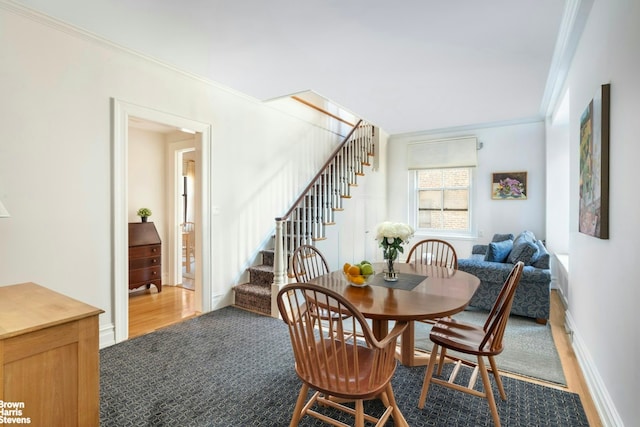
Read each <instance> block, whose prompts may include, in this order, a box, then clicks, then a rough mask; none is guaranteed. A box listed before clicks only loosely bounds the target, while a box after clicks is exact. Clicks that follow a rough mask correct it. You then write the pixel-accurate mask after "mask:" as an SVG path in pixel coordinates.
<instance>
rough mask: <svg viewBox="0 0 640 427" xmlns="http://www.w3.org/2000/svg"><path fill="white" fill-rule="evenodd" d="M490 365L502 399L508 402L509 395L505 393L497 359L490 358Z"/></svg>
mask: <svg viewBox="0 0 640 427" xmlns="http://www.w3.org/2000/svg"><path fill="white" fill-rule="evenodd" d="M489 363H490V364H491V371H492V372H493V377H494V378H495V379H496V384H497V385H498V391H499V392H500V397H501V398H502V400H507V394H506V393H505V392H504V387H503V386H502V378H500V372H499V371H498V365H496V359H495V358H494V357H493V356H489Z"/></svg>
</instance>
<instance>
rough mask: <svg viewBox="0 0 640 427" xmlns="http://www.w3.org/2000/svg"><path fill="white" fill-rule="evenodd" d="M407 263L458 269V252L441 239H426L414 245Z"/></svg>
mask: <svg viewBox="0 0 640 427" xmlns="http://www.w3.org/2000/svg"><path fill="white" fill-rule="evenodd" d="M406 262H407V263H415V264H426V265H438V266H440V267H447V268H451V269H454V270H457V269H458V255H457V254H456V250H455V249H454V247H453V246H451V243H449V242H446V241H444V240H440V239H425V240H421V241H419V242H418V243H416V244H415V245H413V247H412V248H411V250H410V251H409V255H407V261H406Z"/></svg>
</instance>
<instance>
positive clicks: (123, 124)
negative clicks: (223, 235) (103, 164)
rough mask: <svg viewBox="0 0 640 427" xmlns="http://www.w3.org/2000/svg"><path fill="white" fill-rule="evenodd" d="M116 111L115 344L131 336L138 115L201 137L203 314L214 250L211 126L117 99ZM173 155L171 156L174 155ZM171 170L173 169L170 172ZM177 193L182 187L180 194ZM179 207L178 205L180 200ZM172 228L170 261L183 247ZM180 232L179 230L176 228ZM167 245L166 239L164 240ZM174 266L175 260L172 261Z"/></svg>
mask: <svg viewBox="0 0 640 427" xmlns="http://www.w3.org/2000/svg"><path fill="white" fill-rule="evenodd" d="M112 109H113V138H114V139H113V147H112V148H113V169H112V179H113V243H112V244H113V301H114V304H113V307H112V308H113V334H114V342H116V343H117V342H121V341H124V340H126V339H127V338H128V326H129V318H128V310H129V306H128V297H129V295H128V294H129V292H128V286H127V284H128V236H127V229H128V222H129V206H128V180H129V177H128V167H129V164H128V162H129V158H128V145H129V120H130V119H131V118H136V119H139V120H142V121H149V122H153V123H156V124H160V125H164V126H169V127H173V128H175V129H189V130H190V132H191V133H193V134H194V136H195V150H194V152H195V153H196V155H197V156H198V158H199V160H200V168H198V169H197V170H196V179H195V183H196V185H195V186H194V195H195V194H197V196H198V197H197V198H196V200H199V203H196V204H195V205H194V206H195V207H194V212H193V213H194V215H195V218H196V221H197V222H198V223H199V224H200V226H199V227H198V228H197V229H196V231H195V233H196V238H195V239H194V240H195V245H196V246H195V253H196V263H197V265H198V266H199V268H197V270H196V271H195V274H194V281H195V283H194V286H195V309H196V310H197V311H200V312H202V313H204V312H208V311H211V279H210V277H211V271H210V268H209V267H208V266H207V265H203V263H202V262H201V260H202V259H207V257H208V256H209V254H210V253H211V239H210V237H209V235H210V233H208V232H207V230H209V229H210V227H211V217H210V214H209V210H208V209H206V208H205V206H207V204H208V202H209V200H210V195H209V194H210V191H211V188H210V184H209V183H210V179H209V177H210V167H211V166H210V165H211V126H210V125H209V124H206V123H201V122H196V121H192V120H189V119H185V118H182V117H178V116H174V115H171V114H168V113H163V112H159V111H157V110H153V109H149V108H145V107H141V106H137V105H134V104H130V103H127V102H124V101H120V100H117V99H113V100H112ZM168 158H169V157H168ZM168 164H169V165H168V168H169V169H171V171H170V174H171V175H170V176H175V174H176V173H175V169H174V168H176V167H177V165H176V164H175V162H171V161H170V162H168ZM168 173H169V172H168ZM176 192H177V188H176V190H175V191H174V194H175V193H176ZM174 205H175V204H174ZM180 208H181V206H180V207H179V206H177V205H176V206H175V208H174V209H167V215H166V218H165V221H166V223H167V224H177V223H178V222H177V218H179V211H180ZM169 228H170V229H171V230H172V231H171V232H169V233H168V235H167V236H166V240H167V243H166V245H165V244H163V247H166V248H168V249H169V252H171V256H170V258H169V259H176V258H177V256H176V255H175V250H176V248H177V247H178V242H179V240H180V238H178V237H177V236H178V232H177V230H178V229H177V227H169ZM173 230H175V232H174V231H173ZM163 243H164V242H163ZM170 264H171V265H173V264H174V263H170ZM174 270H175V268H173V267H171V266H170V269H169V277H173V276H174V275H175V273H174Z"/></svg>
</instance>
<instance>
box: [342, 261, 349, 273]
mask: <svg viewBox="0 0 640 427" xmlns="http://www.w3.org/2000/svg"><path fill="white" fill-rule="evenodd" d="M350 268H351V264H349V263H348V262H345V263H344V265H343V266H342V271H344V272H345V273H347V274H349V269H350Z"/></svg>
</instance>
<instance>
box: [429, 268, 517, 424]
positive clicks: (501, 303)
mask: <svg viewBox="0 0 640 427" xmlns="http://www.w3.org/2000/svg"><path fill="white" fill-rule="evenodd" d="M523 268H524V263H522V262H521V261H520V262H518V263H516V265H514V266H513V269H512V270H511V272H510V273H509V276H508V277H507V280H506V281H505V282H504V285H503V286H502V289H501V290H500V294H498V297H497V299H496V301H495V303H494V305H493V308H492V309H491V311H490V312H489V315H488V316H487V319H486V321H485V323H484V325H482V326H477V325H473V324H469V323H464V322H460V321H457V320H455V319H452V318H447V319H441V320H439V321H438V322H437V323H436V324H435V326H434V327H433V328H432V329H431V333H430V334H429V339H430V340H431V341H432V342H433V350H432V351H431V355H432V357H431V358H430V359H429V365H428V366H427V370H426V372H425V376H424V382H423V384H422V392H421V393H420V398H419V400H418V407H419V408H420V409H422V408H424V404H425V401H426V399H427V393H428V391H429V386H430V385H431V384H438V385H441V386H444V387H448V388H451V389H453V390H458V391H462V392H464V393H468V394H471V395H473V396H479V397H484V398H485V399H487V401H488V403H489V408H490V409H491V416H492V417H493V422H494V424H495V425H496V426H498V427H499V426H500V416H499V415H498V408H497V407H496V402H495V399H494V397H493V390H492V389H491V383H490V381H489V373H488V371H487V367H486V365H485V362H484V359H483V358H484V357H486V358H487V359H488V360H489V364H490V365H491V372H492V373H493V376H494V378H495V380H496V384H497V386H498V390H499V392H500V397H501V398H502V400H506V399H507V396H506V394H505V392H504V387H503V386H502V380H501V379H500V373H499V371H498V367H497V365H496V361H495V356H496V355H498V354H500V353H502V350H503V348H504V346H503V342H502V338H503V336H504V331H505V328H506V327H507V321H508V320H509V314H510V312H511V304H512V303H513V297H514V295H515V292H516V288H517V287H518V283H519V282H520V277H521V276H522V269H523ZM439 348H441V354H440V355H441V357H440V361H439V362H438V372H437V375H438V376H440V375H441V374H442V367H443V365H444V357H445V355H446V352H447V349H449V350H454V351H457V352H461V353H464V354H469V355H473V356H476V359H477V363H472V362H467V361H463V360H460V359H458V360H457V361H456V364H455V367H454V368H453V370H452V371H451V374H450V376H449V379H448V380H444V379H441V378H435V377H434V376H433V370H434V367H435V364H436V357H435V356H436V355H437V354H438V349H439ZM462 364H465V365H468V366H471V367H472V368H473V372H472V374H471V379H470V380H469V383H468V384H467V385H466V386H464V385H460V384H458V383H456V382H455V379H456V376H457V374H458V372H459V370H460V367H461V366H462ZM478 372H480V377H481V378H482V385H483V391H478V390H475V389H474V386H475V383H476V379H477V376H478Z"/></svg>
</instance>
